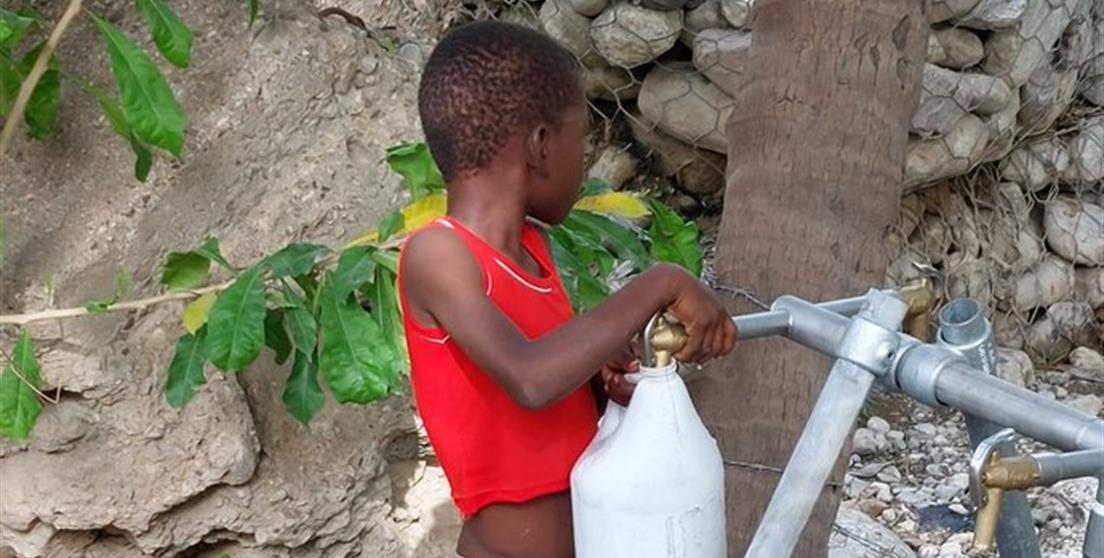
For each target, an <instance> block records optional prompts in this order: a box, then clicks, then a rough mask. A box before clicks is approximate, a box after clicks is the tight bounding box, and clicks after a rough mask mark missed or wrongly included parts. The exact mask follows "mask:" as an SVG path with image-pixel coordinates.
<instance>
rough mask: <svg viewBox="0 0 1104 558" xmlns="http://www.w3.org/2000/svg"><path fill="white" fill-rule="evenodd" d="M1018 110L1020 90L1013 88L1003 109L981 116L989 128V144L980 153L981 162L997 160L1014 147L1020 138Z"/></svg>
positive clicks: (1006, 154)
mask: <svg viewBox="0 0 1104 558" xmlns="http://www.w3.org/2000/svg"><path fill="white" fill-rule="evenodd" d="M1019 112H1020V90H1019V89H1014V90H1013V91H1012V98H1011V100H1009V101H1008V104H1007V105H1006V106H1005V107H1004V108H1003V109H1001V110H999V111H997V112H995V113H993V114H991V115H989V116H986V117H984V118H982V120H983V121H985V125H986V126H987V127H988V128H989V145H987V146H986V147H985V152H984V153H982V155H981V161H982V162H983V163H991V162H993V161H999V160H1001V159H1003V158H1005V157H1006V156H1008V154H1009V153H1010V152H1011V151H1012V149H1013V148H1014V147H1016V142H1017V141H1018V140H1019V139H1020V137H1019V128H1018V127H1017V126H1016V124H1017V122H1018V121H1017V116H1018V115H1019Z"/></svg>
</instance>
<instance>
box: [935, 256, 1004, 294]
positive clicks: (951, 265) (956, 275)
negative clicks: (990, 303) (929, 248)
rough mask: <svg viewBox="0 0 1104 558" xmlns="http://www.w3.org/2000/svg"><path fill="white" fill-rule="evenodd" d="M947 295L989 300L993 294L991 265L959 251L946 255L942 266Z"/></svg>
mask: <svg viewBox="0 0 1104 558" xmlns="http://www.w3.org/2000/svg"><path fill="white" fill-rule="evenodd" d="M944 268H945V269H944V279H945V280H946V283H947V284H946V290H947V296H948V297H950V298H972V299H974V300H990V299H991V298H992V296H993V277H992V274H993V270H992V265H991V264H990V263H989V262H987V261H985V260H980V259H977V258H972V257H967V256H965V255H964V254H962V253H960V252H953V253H951V254H948V255H947V259H946V264H945V266H944Z"/></svg>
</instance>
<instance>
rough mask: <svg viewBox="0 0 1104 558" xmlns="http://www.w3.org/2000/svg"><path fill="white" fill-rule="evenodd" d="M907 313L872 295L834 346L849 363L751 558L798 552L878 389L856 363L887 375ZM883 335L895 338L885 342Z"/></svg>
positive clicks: (820, 405) (829, 388) (828, 389)
mask: <svg viewBox="0 0 1104 558" xmlns="http://www.w3.org/2000/svg"><path fill="white" fill-rule="evenodd" d="M907 309H908V307H907V305H906V304H905V303H903V302H901V301H900V300H899V299H897V298H894V297H892V296H889V295H886V294H885V293H881V292H878V291H871V292H870V293H868V294H867V303H866V305H865V306H864V307H863V309H862V310H861V311H860V312H859V315H858V317H857V318H855V319H854V320H852V325H851V327H848V328H847V329H846V330H845V331H843V333H842V336H841V337H840V339H839V343H838V347H837V346H832V350H833V351H832V352H836V351H837V350H838V351H839V352H841V353H844V354H845V355H846V356H847V357H848V358H843V357H841V358H838V359H837V360H836V362H835V364H834V365H833V366H832V371H831V373H830V374H829V375H828V379H827V381H825V383H824V388H823V389H822V390H821V392H820V396H819V397H818V398H817V402H816V405H815V407H814V408H813V411H812V414H811V415H810V416H809V420H808V422H807V423H806V425H805V430H804V431H803V432H802V434H801V438H800V439H799V440H798V442H797V446H796V447H795V448H794V452H793V454H792V455H791V456H790V460H789V463H787V464H786V470H785V472H783V473H782V478H781V479H780V480H779V482H778V487H777V488H776V489H775V491H774V496H773V497H772V498H771V501H770V505H769V506H768V507H767V511H766V513H765V514H764V516H763V519H762V521H761V522H760V523H759V529H758V530H757V531H756V533H755V537H754V538H753V539H752V541H751V545H750V547H749V548H748V551H747V554H746V555H745V556H746V557H747V558H779V557H782V556H789V555H790V553H792V552H793V548H794V545H796V544H797V539H798V537H799V536H800V535H801V531H802V529H803V527H804V526H805V523H806V522H807V521H808V519H809V515H810V514H811V513H812V511H813V507H814V506H815V505H816V502H817V500H818V499H819V498H820V494H821V490H822V489H823V487H824V482H825V481H826V480H827V479H828V476H829V475H830V474H831V471H832V466H833V464H834V463H835V461H836V458H838V457H839V454H840V450H841V449H842V448H843V445H844V443H845V442H846V440H847V436H848V434H849V433H850V432H851V427H852V425H853V424H854V422H855V419H856V417H858V414H859V411H860V409H861V408H862V404H863V402H864V401H866V395H867V393H868V392H869V391H870V386H871V385H872V384H873V383H874V373H873V372H870V371H868V370H864V369H863V368H862V367H860V366H859V365H858V364H856V363H855V362H854V360H862V361H867V362H870V361H872V360H873V359H872V357H876V358H881V359H882V361H883V362H882V371H883V372H887V371H888V370H889V366H890V365H891V364H892V358H893V356H894V353H895V351H896V349H897V347H896V344H895V339H896V338H897V335H896V334H895V333H894V332H892V331H889V330H896V329H898V328H899V327H900V326H901V321H902V320H904V318H905V313H906V311H907ZM791 310H792V308H791ZM815 315H816V313H810V314H809V316H808V317H807V318H806V320H807V321H803V322H802V325H803V326H807V329H809V330H815V329H816V328H817V323H815V319H816V318H815ZM828 329H831V328H828ZM878 329H881V330H882V331H884V332H885V333H887V334H892V335H881V336H879V335H877V334H876V333H877V330H878ZM826 331H827V330H826ZM790 333H793V332H792V331H791V332H790ZM834 337H835V335H834V333H829V334H828V335H825V336H822V337H820V338H819V339H820V341H822V342H823V341H827V340H829V339H834Z"/></svg>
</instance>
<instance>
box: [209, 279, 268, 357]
mask: <svg viewBox="0 0 1104 558" xmlns="http://www.w3.org/2000/svg"><path fill="white" fill-rule="evenodd" d="M264 322H265V298H264V275H263V273H262V272H261V270H260V269H258V268H251V269H249V270H247V271H245V272H244V273H242V274H241V275H240V276H238V279H237V280H236V281H234V284H232V285H230V287H229V288H228V289H226V290H225V291H223V292H222V294H220V295H219V297H218V300H216V301H215V305H214V306H213V307H211V314H210V315H209V316H208V318H207V329H208V332H207V354H208V356H209V357H210V359H211V363H212V364H214V365H215V366H217V367H218V368H219V370H223V371H226V372H232V371H236V370H241V369H242V368H244V367H246V366H248V365H249V363H251V362H253V361H254V360H256V358H257V355H259V354H260V353H261V348H262V347H264V342H265V324H264Z"/></svg>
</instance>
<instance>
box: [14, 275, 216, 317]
mask: <svg viewBox="0 0 1104 558" xmlns="http://www.w3.org/2000/svg"><path fill="white" fill-rule="evenodd" d="M233 284H234V281H232V280H231V281H227V282H225V283H219V284H218V285H211V286H210V287H203V288H202V289H194V290H190V291H179V292H172V293H165V294H162V295H157V296H151V297H149V298H140V299H138V300H128V301H126V302H119V303H117V304H112V305H111V306H108V307H107V310H106V311H107V312H122V311H128V310H142V309H144V308H148V307H150V306H153V305H155V304H161V303H164V302H171V301H174V300H191V299H194V298H199V297H201V296H203V295H205V294H207V293H217V292H220V291H224V290H226V289H227V288H229V287H230V285H233ZM89 314H91V312H89V311H88V309H87V308H84V307H80V308H62V309H58V310H44V311H42V312H31V313H29V314H8V315H4V316H0V325H18V326H23V325H27V324H29V323H32V322H41V321H44V320H56V319H60V318H76V317H78V316H87V315H89Z"/></svg>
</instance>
